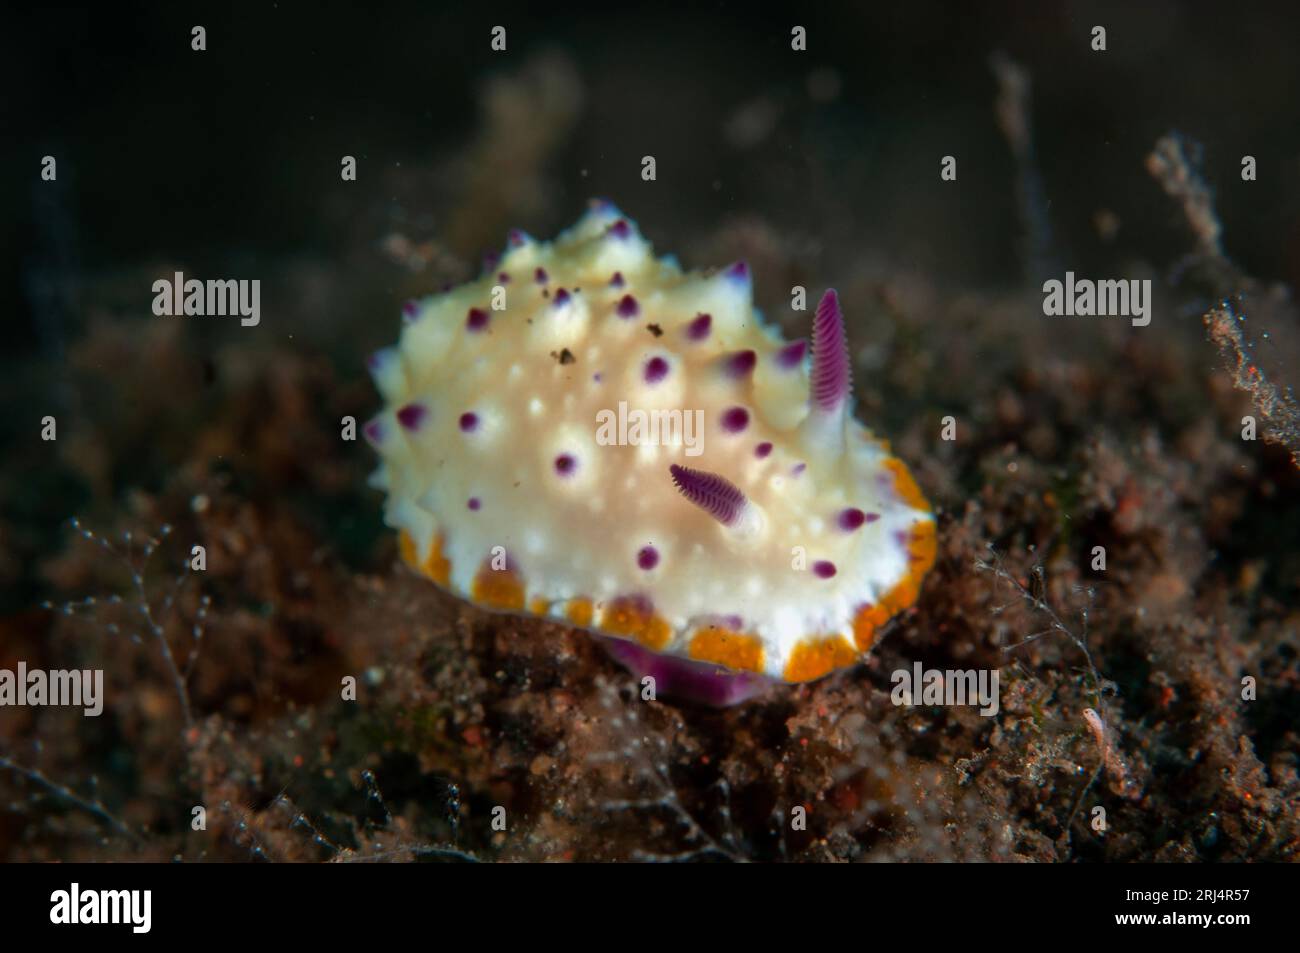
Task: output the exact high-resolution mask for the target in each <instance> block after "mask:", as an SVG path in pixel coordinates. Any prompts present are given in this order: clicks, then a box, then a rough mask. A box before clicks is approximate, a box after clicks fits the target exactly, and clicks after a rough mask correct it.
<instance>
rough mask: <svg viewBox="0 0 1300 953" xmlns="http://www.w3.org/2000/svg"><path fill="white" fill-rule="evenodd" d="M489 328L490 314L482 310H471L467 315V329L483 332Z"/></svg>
mask: <svg viewBox="0 0 1300 953" xmlns="http://www.w3.org/2000/svg"><path fill="white" fill-rule="evenodd" d="M487 326H488V313H487V312H486V311H484V310H483V309H482V308H470V309H469V314H467V315H465V327H466V328H467V329H469V330H470V331H474V332H478V331H482V330H483V329H485V328H486V327H487Z"/></svg>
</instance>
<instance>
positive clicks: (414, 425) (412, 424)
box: [397, 404, 428, 430]
mask: <svg viewBox="0 0 1300 953" xmlns="http://www.w3.org/2000/svg"><path fill="white" fill-rule="evenodd" d="M427 413H428V410H427V409H426V408H425V407H424V405H423V404H406V405H405V406H403V407H399V408H398V410H397V422H398V423H399V424H401V425H402V426H403V427H405V428H406V429H407V430H419V429H420V424H421V423H422V422H423V421H424V416H425V414H427Z"/></svg>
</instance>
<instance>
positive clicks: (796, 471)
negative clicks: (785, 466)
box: [790, 463, 808, 476]
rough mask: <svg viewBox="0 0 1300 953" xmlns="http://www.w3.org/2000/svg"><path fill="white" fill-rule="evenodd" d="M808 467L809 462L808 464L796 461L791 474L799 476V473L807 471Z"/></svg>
mask: <svg viewBox="0 0 1300 953" xmlns="http://www.w3.org/2000/svg"><path fill="white" fill-rule="evenodd" d="M807 469H808V464H806V463H796V464H795V465H794V466H792V467H791V468H790V475H791V476H798V475H799V474H801V473H803V471H805V470H807Z"/></svg>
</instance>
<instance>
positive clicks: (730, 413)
mask: <svg viewBox="0 0 1300 953" xmlns="http://www.w3.org/2000/svg"><path fill="white" fill-rule="evenodd" d="M748 426H749V411H747V410H746V409H745V408H744V407H728V408H727V409H726V410H724V411H723V412H722V429H723V430H725V431H727V433H740V432H741V431H742V430H744V429H745V428H746V427H748Z"/></svg>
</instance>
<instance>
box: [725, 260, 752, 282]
mask: <svg viewBox="0 0 1300 953" xmlns="http://www.w3.org/2000/svg"><path fill="white" fill-rule="evenodd" d="M725 274H726V276H727V277H728V278H731V279H733V280H735V281H748V280H749V265H748V264H746V263H745V262H743V261H738V262H736V263H735V264H734V265H732V266H731V267H729V268H728V269H727V270H726V272H725Z"/></svg>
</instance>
